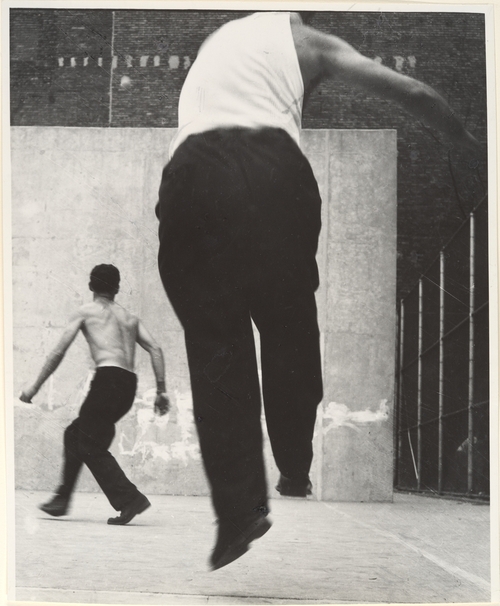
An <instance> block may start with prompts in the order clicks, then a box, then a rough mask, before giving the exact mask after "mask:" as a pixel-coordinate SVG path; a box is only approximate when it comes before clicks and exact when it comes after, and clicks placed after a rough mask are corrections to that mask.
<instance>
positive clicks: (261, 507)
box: [157, 12, 480, 569]
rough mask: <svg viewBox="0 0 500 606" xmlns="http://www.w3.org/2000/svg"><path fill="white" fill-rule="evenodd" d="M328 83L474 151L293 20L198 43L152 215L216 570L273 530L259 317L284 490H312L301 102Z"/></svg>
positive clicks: (229, 27)
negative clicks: (395, 108) (390, 107)
mask: <svg viewBox="0 0 500 606" xmlns="http://www.w3.org/2000/svg"><path fill="white" fill-rule="evenodd" d="M309 16H310V15H305V16H304V18H307V17H309ZM323 79H331V80H333V81H334V82H339V83H344V84H347V85H349V86H350V87H352V88H353V89H357V90H360V91H364V92H365V93H367V94H369V95H375V96H377V97H381V98H383V99H387V100H389V101H392V102H394V103H397V104H399V105H400V106H401V107H402V108H403V109H405V110H406V111H408V112H409V113H410V114H411V115H413V116H414V117H415V118H417V119H421V120H423V121H424V122H426V123H427V124H428V125H429V126H430V127H433V128H437V129H439V130H441V131H443V132H444V134H445V135H447V136H448V137H449V138H450V139H451V141H452V142H453V143H455V144H457V145H461V146H464V147H465V148H469V149H471V150H474V151H476V150H478V149H479V147H480V146H479V144H478V142H477V141H476V139H475V138H474V137H473V136H472V135H471V134H470V133H469V132H468V131H467V130H465V128H464V127H463V126H462V124H461V122H460V121H459V120H458V119H457V117H456V116H455V114H454V113H453V111H452V110H451V108H450V107H449V105H448V104H447V103H446V101H445V100H444V99H443V98H442V97H441V96H440V95H438V93H437V92H436V91H435V90H433V89H432V88H430V87H429V86H427V85H425V84H423V83H421V82H418V81H417V80H414V79H413V78H410V77H408V76H405V75H403V74H400V73H397V72H395V71H393V70H391V69H389V68H387V67H385V66H383V65H380V64H379V63H377V62H375V61H372V60H371V59H368V58H367V57H364V56H362V55H361V54H360V53H358V52H357V51H356V50H355V49H354V48H353V47H352V46H350V45H349V44H348V43H347V42H345V41H344V40H341V39H340V38H338V37H336V36H332V35H328V34H324V33H322V32H319V31H317V30H315V29H314V28H312V27H310V26H308V25H307V24H306V23H305V22H304V20H303V19H302V18H301V16H300V15H299V13H288V12H266V13H255V14H252V15H250V16H248V17H244V18H242V19H236V20H234V21H231V22H229V23H226V24H225V25H223V26H222V27H221V28H220V29H218V30H217V31H216V32H215V33H213V34H212V35H211V36H209V38H208V39H207V40H206V41H205V42H204V43H203V45H202V46H201V48H200V51H199V53H198V56H197V58H196V60H195V62H194V63H193V65H192V66H191V69H190V71H189V73H188V75H187V77H186V80H185V82H184V86H183V88H182V92H181V95H180V99H179V128H178V132H177V134H176V136H175V137H174V139H173V142H172V145H171V149H170V161H169V163H168V164H167V166H166V167H165V168H164V170H163V175H162V181H161V186H160V191H159V204H158V207H157V215H158V217H159V220H160V226H159V238H160V249H159V270H160V275H161V278H162V281H163V285H164V287H165V290H166V293H167V295H168V297H169V299H170V301H171V303H172V306H173V308H174V310H175V311H176V313H177V315H178V317H179V319H180V321H181V323H182V326H183V328H184V332H185V340H186V350H187V357H188V363H189V371H190V377H191V388H192V394H193V408H194V415H195V420H196V427H197V430H198V435H199V440H200V447H201V453H202V457H203V462H204V465H205V470H206V474H207V477H208V480H209V482H210V487H211V491H212V502H213V506H214V509H215V513H216V515H217V518H218V521H219V526H218V535H217V541H216V544H215V548H214V550H213V552H212V556H211V561H210V563H211V566H212V568H213V569H217V568H220V567H222V566H225V565H226V564H229V563H230V562H232V561H233V560H235V559H236V558H238V557H240V556H241V555H243V554H244V553H245V552H246V551H247V549H248V545H249V544H250V542H251V541H253V540H255V539H257V538H259V537H261V536H262V535H263V534H264V533H265V532H267V531H268V530H269V528H270V522H269V520H268V519H267V518H266V515H267V513H268V511H269V508H268V494H267V482H266V475H265V468H264V459H263V449H262V431H261V422H260V416H261V403H260V386H259V378H258V373H257V361H256V352H255V345H254V339H253V332H252V320H253V322H254V323H255V325H256V326H257V328H258V330H259V333H260V342H261V361H262V393H263V398H264V407H265V415H266V424H267V430H268V433H269V438H270V442H271V446H272V451H273V455H274V458H275V461H276V464H277V466H278V469H279V471H280V478H279V480H278V483H277V486H276V488H277V490H278V491H279V492H280V493H281V494H282V495H288V496H295V497H306V496H307V495H308V494H310V493H311V488H312V487H311V482H310V479H309V470H310V467H311V461H312V456H313V450H312V438H313V433H314V424H315V420H316V409H317V406H318V404H319V402H320V401H321V399H322V394H323V387H322V376H321V357H320V339H319V328H318V322H317V313H316V301H315V291H316V289H317V288H318V284H319V278H318V269H317V266H316V258H315V256H316V250H317V245H318V235H319V232H320V227H321V199H320V195H319V191H318V185H317V182H316V179H315V177H314V175H313V172H312V169H311V166H310V164H309V162H308V160H307V159H306V157H305V156H304V154H303V153H302V151H301V150H300V148H299V145H298V144H299V138H300V131H301V119H302V108H303V100H304V97H305V96H307V94H308V93H309V92H310V91H311V90H312V89H313V88H314V87H315V86H316V85H317V84H318V83H319V82H321V81H322V80H323Z"/></svg>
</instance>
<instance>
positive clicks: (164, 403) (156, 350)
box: [137, 320, 170, 415]
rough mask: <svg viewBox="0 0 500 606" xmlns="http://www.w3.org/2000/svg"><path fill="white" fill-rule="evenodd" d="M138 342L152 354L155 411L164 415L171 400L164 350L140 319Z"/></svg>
mask: <svg viewBox="0 0 500 606" xmlns="http://www.w3.org/2000/svg"><path fill="white" fill-rule="evenodd" d="M137 343H139V345H140V346H141V347H142V348H143V349H145V350H146V351H147V352H148V353H149V355H150V358H151V365H152V367H153V372H154V375H155V379H156V399H155V412H157V413H158V414H160V415H164V414H166V413H167V412H168V410H169V408H170V401H169V399H168V396H167V393H166V391H167V389H166V385H165V362H164V360H163V352H162V350H161V347H160V346H159V345H158V344H157V343H156V341H155V340H154V339H153V337H152V336H151V335H150V334H149V332H148V331H147V330H146V328H145V326H144V324H143V323H142V322H141V321H140V320H139V325H138V327H137Z"/></svg>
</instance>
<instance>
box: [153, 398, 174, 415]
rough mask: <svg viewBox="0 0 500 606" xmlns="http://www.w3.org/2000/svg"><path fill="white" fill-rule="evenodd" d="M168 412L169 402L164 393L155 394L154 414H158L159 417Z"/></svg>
mask: <svg viewBox="0 0 500 606" xmlns="http://www.w3.org/2000/svg"><path fill="white" fill-rule="evenodd" d="M169 410H170V400H169V399H168V396H167V394H166V393H158V394H156V399H155V412H156V414H159V415H160V417H162V416H163V415H165V414H167V412H168V411H169Z"/></svg>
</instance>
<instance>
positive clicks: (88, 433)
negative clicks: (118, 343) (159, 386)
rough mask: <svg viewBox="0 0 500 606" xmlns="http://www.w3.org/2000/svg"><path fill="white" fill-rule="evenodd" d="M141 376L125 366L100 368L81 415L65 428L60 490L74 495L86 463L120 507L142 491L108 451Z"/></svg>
mask: <svg viewBox="0 0 500 606" xmlns="http://www.w3.org/2000/svg"><path fill="white" fill-rule="evenodd" d="M136 388H137V377H136V375H135V374H134V373H132V372H129V371H128V370H125V369H123V368H118V367H114V366H103V367H100V368H97V369H96V371H95V375H94V378H93V380H92V383H91V385H90V390H89V393H88V394H87V397H86V398H85V401H84V402H83V404H82V407H81V408H80V413H79V416H78V418H77V419H75V420H74V421H73V423H71V425H69V426H68V427H67V428H66V431H65V432H64V466H63V474H62V475H63V478H62V484H61V486H60V487H59V489H58V490H57V493H58V494H59V495H61V496H63V497H65V498H68V499H69V498H70V496H71V494H72V492H73V490H74V488H75V484H76V481H77V479H78V475H79V473H80V470H81V468H82V466H83V464H84V463H85V465H87V467H88V468H89V469H90V471H91V472H92V475H93V476H94V478H95V479H96V480H97V483H98V484H99V486H100V487H101V489H102V491H103V492H104V494H105V495H106V496H107V497H108V500H109V502H110V503H111V505H112V507H114V508H115V509H116V510H117V511H120V510H122V509H123V507H124V506H125V505H127V504H128V503H130V501H131V500H132V499H134V497H136V496H137V494H138V493H139V491H138V490H137V488H136V486H135V485H134V484H132V482H130V480H129V479H128V478H127V477H126V475H125V474H124V473H123V470H122V468H121V467H120V466H119V465H118V463H117V461H116V459H115V458H114V457H113V455H112V454H111V453H110V452H109V451H108V448H109V447H110V446H111V442H112V441H113V438H114V437H115V423H116V422H117V421H118V420H119V419H121V418H122V417H123V416H124V415H125V414H126V413H127V412H128V411H129V410H130V409H131V407H132V404H133V403H134V397H135V391H136Z"/></svg>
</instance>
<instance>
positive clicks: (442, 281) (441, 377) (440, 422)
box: [438, 250, 445, 493]
mask: <svg viewBox="0 0 500 606" xmlns="http://www.w3.org/2000/svg"><path fill="white" fill-rule="evenodd" d="M444 293H445V259H444V251H443V250H442V251H441V252H440V253H439V396H438V492H440V493H441V492H442V491H443V409H444V393H443V389H444V314H445V303H444V301H445V297H444Z"/></svg>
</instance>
